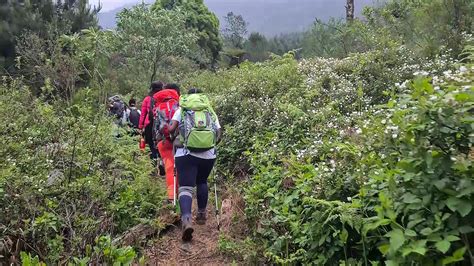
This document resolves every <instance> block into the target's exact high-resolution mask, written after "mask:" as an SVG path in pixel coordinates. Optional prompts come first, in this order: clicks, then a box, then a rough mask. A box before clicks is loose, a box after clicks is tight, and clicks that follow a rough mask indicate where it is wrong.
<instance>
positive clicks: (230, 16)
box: [223, 12, 248, 49]
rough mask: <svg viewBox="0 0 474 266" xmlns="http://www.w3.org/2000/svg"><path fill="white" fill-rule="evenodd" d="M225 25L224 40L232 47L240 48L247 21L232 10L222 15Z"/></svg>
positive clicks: (242, 43)
mask: <svg viewBox="0 0 474 266" xmlns="http://www.w3.org/2000/svg"><path fill="white" fill-rule="evenodd" d="M224 20H225V22H226V27H225V28H224V30H223V35H224V40H225V41H226V43H227V45H228V46H230V47H232V48H238V49H242V48H243V45H244V40H245V35H246V34H247V25H248V23H247V22H246V21H245V20H244V18H243V17H242V15H235V14H234V13H233V12H229V13H227V16H225V17H224Z"/></svg>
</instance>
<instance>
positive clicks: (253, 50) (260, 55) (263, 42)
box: [245, 32, 269, 62]
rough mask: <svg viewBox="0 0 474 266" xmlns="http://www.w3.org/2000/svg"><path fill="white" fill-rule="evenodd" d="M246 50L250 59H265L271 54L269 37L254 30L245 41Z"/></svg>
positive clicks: (256, 60)
mask: <svg viewBox="0 0 474 266" xmlns="http://www.w3.org/2000/svg"><path fill="white" fill-rule="evenodd" d="M245 50H246V51H247V53H248V55H249V60H250V61H252V62H259V61H265V60H266V59H268V56H269V52H268V41H267V38H265V36H263V35H262V34H260V33H258V32H252V33H251V34H250V36H249V38H248V40H247V41H246V42H245Z"/></svg>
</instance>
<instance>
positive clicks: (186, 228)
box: [181, 217, 194, 242]
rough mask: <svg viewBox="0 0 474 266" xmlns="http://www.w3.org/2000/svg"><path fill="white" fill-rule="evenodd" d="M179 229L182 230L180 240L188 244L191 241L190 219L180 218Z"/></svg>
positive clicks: (192, 230)
mask: <svg viewBox="0 0 474 266" xmlns="http://www.w3.org/2000/svg"><path fill="white" fill-rule="evenodd" d="M181 228H182V229H183V235H182V237H181V238H182V239H183V241H185V242H189V241H191V240H192V239H193V232H194V229H193V223H192V222H191V219H190V218H184V217H183V218H181Z"/></svg>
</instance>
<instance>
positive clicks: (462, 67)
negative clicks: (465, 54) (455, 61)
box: [459, 66, 467, 73]
mask: <svg viewBox="0 0 474 266" xmlns="http://www.w3.org/2000/svg"><path fill="white" fill-rule="evenodd" d="M459 72H461V73H465V72H467V67H465V66H461V67H460V68H459Z"/></svg>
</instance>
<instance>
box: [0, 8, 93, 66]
mask: <svg viewBox="0 0 474 266" xmlns="http://www.w3.org/2000/svg"><path fill="white" fill-rule="evenodd" d="M99 11H100V8H91V7H90V6H89V4H88V0H72V1H71V0H69V1H51V0H41V1H24V0H21V1H2V2H0V16H1V17H2V18H3V24H2V27H0V63H1V65H2V68H3V67H4V68H5V69H8V70H9V71H13V65H14V58H15V56H16V52H17V51H16V38H18V37H20V36H21V35H22V34H23V33H24V32H25V31H29V32H33V33H35V34H38V35H40V36H41V37H46V36H52V35H56V36H59V35H61V34H71V33H74V32H79V31H80V30H82V29H84V28H89V27H97V18H96V16H97V13H98V12H99ZM2 61H3V62H2ZM2 72H3V71H2Z"/></svg>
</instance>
